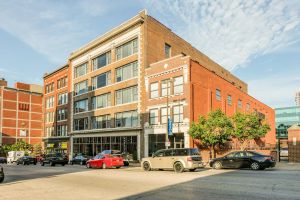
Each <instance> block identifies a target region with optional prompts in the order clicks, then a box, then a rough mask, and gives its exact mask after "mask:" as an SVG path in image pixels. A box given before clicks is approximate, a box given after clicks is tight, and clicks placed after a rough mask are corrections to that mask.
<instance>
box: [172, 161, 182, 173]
mask: <svg viewBox="0 0 300 200" xmlns="http://www.w3.org/2000/svg"><path fill="white" fill-rule="evenodd" d="M173 168H174V171H175V172H176V173H182V172H183V170H184V167H183V165H182V163H181V162H176V163H175V164H174V166H173Z"/></svg>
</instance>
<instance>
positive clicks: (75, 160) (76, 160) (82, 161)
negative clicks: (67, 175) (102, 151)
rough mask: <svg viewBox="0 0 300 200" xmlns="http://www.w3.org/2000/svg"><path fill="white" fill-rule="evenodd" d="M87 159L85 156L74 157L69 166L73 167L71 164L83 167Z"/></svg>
mask: <svg viewBox="0 0 300 200" xmlns="http://www.w3.org/2000/svg"><path fill="white" fill-rule="evenodd" d="M88 160H89V158H88V157H87V156H84V155H78V156H75V157H74V158H73V159H72V160H71V161H70V164H71V165H73V164H79V165H85V164H86V161H88Z"/></svg>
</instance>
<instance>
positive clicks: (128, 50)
mask: <svg viewBox="0 0 300 200" xmlns="http://www.w3.org/2000/svg"><path fill="white" fill-rule="evenodd" d="M137 52H138V40H137V38H136V39H134V40H132V41H130V42H127V43H126V44H123V45H122V46H119V47H117V51H116V56H117V57H116V58H117V60H120V59H122V58H125V57H127V56H130V55H132V54H134V53H137Z"/></svg>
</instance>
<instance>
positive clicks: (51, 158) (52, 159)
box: [40, 153, 69, 166]
mask: <svg viewBox="0 0 300 200" xmlns="http://www.w3.org/2000/svg"><path fill="white" fill-rule="evenodd" d="M40 162H41V166H44V165H45V164H49V165H50V166H55V165H56V164H60V165H62V166H64V165H65V164H68V162H69V160H68V158H67V156H66V155H63V154H61V153H55V154H47V155H45V156H44V157H43V158H42V159H41V161H40Z"/></svg>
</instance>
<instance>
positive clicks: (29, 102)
mask: <svg viewBox="0 0 300 200" xmlns="http://www.w3.org/2000/svg"><path fill="white" fill-rule="evenodd" d="M42 99H43V89H42V86H39V85H33V84H25V83H19V82H17V83H15V87H14V88H12V87H8V86H7V82H6V81H5V80H4V79H1V80H0V145H3V144H14V143H15V142H16V141H17V140H24V141H25V142H27V143H29V144H37V143H41V142H42V137H43V131H42V124H43V122H42V118H43V106H42V103H43V102H42V101H43V100H42Z"/></svg>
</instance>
